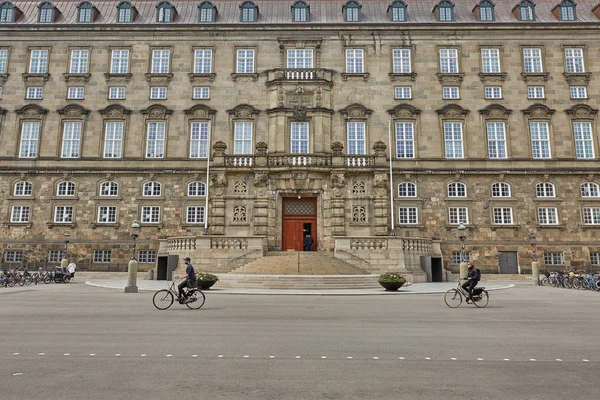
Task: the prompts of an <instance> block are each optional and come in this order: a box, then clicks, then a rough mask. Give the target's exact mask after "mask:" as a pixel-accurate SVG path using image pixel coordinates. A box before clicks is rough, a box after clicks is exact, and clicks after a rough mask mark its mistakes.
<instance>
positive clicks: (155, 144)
mask: <svg viewBox="0 0 600 400" xmlns="http://www.w3.org/2000/svg"><path fill="white" fill-rule="evenodd" d="M166 125H167V124H166V123H165V122H148V132H147V137H146V158H163V157H164V155H165V154H164V152H165V128H166Z"/></svg>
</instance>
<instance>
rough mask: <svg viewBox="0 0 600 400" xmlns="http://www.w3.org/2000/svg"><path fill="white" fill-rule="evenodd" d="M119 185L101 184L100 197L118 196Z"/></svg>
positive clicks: (110, 182)
mask: <svg viewBox="0 0 600 400" xmlns="http://www.w3.org/2000/svg"><path fill="white" fill-rule="evenodd" d="M118 195H119V184H118V183H117V182H113V181H108V182H102V184H101V185H100V196H118Z"/></svg>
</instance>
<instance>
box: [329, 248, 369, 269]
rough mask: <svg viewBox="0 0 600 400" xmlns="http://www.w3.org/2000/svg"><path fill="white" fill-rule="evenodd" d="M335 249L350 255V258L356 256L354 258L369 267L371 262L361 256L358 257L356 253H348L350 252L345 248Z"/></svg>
mask: <svg viewBox="0 0 600 400" xmlns="http://www.w3.org/2000/svg"><path fill="white" fill-rule="evenodd" d="M336 251H339V252H342V253H344V254H348V255H349V256H350V257H352V258H356V259H357V260H358V261H360V262H361V263H362V264H363V265H366V266H369V267H370V266H371V263H370V262H368V261H367V260H365V259H364V258H361V257H359V256H357V255H355V254H352V253H350V252H349V251H347V250H344V249H336ZM365 272H366V271H365Z"/></svg>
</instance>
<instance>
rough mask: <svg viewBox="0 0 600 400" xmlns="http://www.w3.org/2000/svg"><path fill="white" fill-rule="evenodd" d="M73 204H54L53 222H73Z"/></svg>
mask: <svg viewBox="0 0 600 400" xmlns="http://www.w3.org/2000/svg"><path fill="white" fill-rule="evenodd" d="M73 211H74V208H73V206H54V223H55V224H70V223H73V219H74V215H73Z"/></svg>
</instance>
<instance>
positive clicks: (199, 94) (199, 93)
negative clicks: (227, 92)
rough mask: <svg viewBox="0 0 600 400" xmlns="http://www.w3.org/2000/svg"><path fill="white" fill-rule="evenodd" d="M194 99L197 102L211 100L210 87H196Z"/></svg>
mask: <svg viewBox="0 0 600 400" xmlns="http://www.w3.org/2000/svg"><path fill="white" fill-rule="evenodd" d="M193 98H194V99H196V100H201V99H209V98H210V88H209V87H206V86H204V87H195V88H194V93H193Z"/></svg>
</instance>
